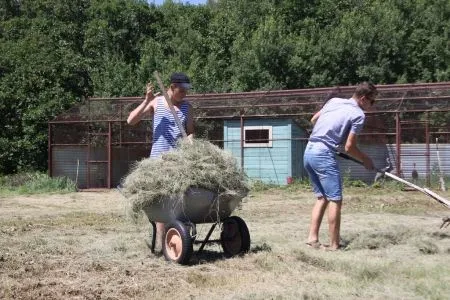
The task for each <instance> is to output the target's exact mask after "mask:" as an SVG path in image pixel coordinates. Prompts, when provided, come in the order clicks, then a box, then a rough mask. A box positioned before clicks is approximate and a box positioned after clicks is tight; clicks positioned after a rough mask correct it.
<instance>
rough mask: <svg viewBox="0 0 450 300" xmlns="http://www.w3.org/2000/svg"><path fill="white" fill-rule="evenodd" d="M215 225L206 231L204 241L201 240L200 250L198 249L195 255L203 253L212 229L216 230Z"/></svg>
mask: <svg viewBox="0 0 450 300" xmlns="http://www.w3.org/2000/svg"><path fill="white" fill-rule="evenodd" d="M216 225H217V223H214V224H213V225H212V226H211V229H210V230H209V231H208V234H207V235H206V237H205V239H204V240H203V242H202V244H201V245H200V248H199V249H198V251H197V253H200V252H202V251H203V248H205V245H206V243H207V242H208V241H209V237H210V236H211V234H212V233H213V231H214V229H215V228H216Z"/></svg>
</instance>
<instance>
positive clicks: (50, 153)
mask: <svg viewBox="0 0 450 300" xmlns="http://www.w3.org/2000/svg"><path fill="white" fill-rule="evenodd" d="M47 143H48V154H47V155H48V161H47V168H48V170H47V173H48V176H49V177H52V164H53V163H52V156H53V155H52V125H51V124H50V123H49V124H48V141H47Z"/></svg>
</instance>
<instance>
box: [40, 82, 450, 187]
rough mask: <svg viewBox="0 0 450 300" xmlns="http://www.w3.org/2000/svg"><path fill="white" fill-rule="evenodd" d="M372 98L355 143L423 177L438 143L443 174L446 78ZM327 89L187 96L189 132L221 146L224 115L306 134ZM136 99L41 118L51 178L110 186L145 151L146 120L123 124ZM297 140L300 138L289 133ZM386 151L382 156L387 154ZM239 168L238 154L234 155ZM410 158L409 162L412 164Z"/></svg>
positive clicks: (449, 127) (357, 172) (448, 140)
mask: <svg viewBox="0 0 450 300" xmlns="http://www.w3.org/2000/svg"><path fill="white" fill-rule="evenodd" d="M354 88H355V87H354V86H346V87H340V93H339V96H341V97H350V96H351V94H352V92H353V90H354ZM377 88H378V90H379V97H378V100H377V102H376V104H375V105H374V107H373V108H372V110H371V111H368V112H367V113H366V115H367V119H366V125H365V128H364V131H363V133H362V135H361V137H360V143H361V147H362V148H363V149H364V150H365V151H368V153H369V155H371V156H372V157H374V158H375V161H376V163H377V164H384V163H385V160H386V157H387V158H389V161H390V163H391V164H392V165H393V172H394V173H396V174H397V175H400V176H404V177H405V178H408V176H409V174H410V173H411V172H412V168H415V169H416V170H417V171H418V173H419V175H420V176H421V177H422V178H426V179H427V182H428V183H429V182H430V178H431V176H432V175H433V172H434V173H435V172H436V168H437V152H436V150H435V148H436V141H438V146H439V148H440V149H439V148H438V149H439V150H440V151H439V152H440V158H441V165H442V171H443V172H444V173H445V174H446V175H447V176H448V175H449V173H450V170H449V167H448V165H449V158H450V146H449V144H450V105H449V104H450V82H444V83H433V84H405V85H379V86H377ZM331 91H333V87H330V88H317V89H299V90H281V91H260V92H249V93H224V94H194V95H190V96H188V100H189V101H190V102H191V103H192V105H193V107H194V109H195V115H196V136H197V137H200V138H205V139H208V140H210V141H211V142H213V143H215V144H217V145H219V146H223V143H224V142H227V141H224V138H223V121H224V120H227V119H237V120H239V121H240V124H241V126H242V127H243V126H245V122H246V121H247V120H250V119H252V120H254V119H264V118H274V119H277V118H291V119H293V120H294V121H295V122H296V123H297V124H299V126H301V127H302V128H303V129H304V130H305V131H306V132H310V130H311V124H310V123H309V119H310V118H311V116H312V114H313V113H314V112H316V111H317V110H319V109H320V108H321V107H322V105H323V104H324V99H325V98H326V96H327V95H328V94H329V93H330V92H331ZM142 100H143V98H142V97H120V98H89V99H86V100H85V101H84V103H83V104H81V105H79V106H76V107H73V108H72V109H70V110H69V111H67V112H66V113H64V114H61V115H60V116H58V117H57V118H56V119H54V120H52V121H50V122H48V135H49V138H48V148H49V151H48V163H49V166H48V169H49V174H50V176H67V177H69V178H71V179H72V180H74V181H76V182H77V185H78V186H79V187H80V188H111V187H115V186H116V185H117V184H118V183H119V182H120V180H121V178H122V177H123V176H124V175H126V174H127V172H128V171H129V169H130V167H131V166H132V165H133V163H134V162H135V161H137V160H140V159H142V158H145V157H148V155H149V153H150V149H151V140H152V121H151V119H145V120H143V121H142V122H140V123H139V124H138V125H135V126H130V125H128V124H127V123H126V118H127V117H128V114H129V113H130V112H131V111H132V109H134V108H135V107H136V106H137V105H138V104H139V103H141V101H142ZM293 139H304V137H300V136H299V137H293ZM386 155H387V156H386ZM239 161H240V163H241V167H245V159H244V157H242V158H241V159H239ZM414 164H415V165H414ZM342 168H343V169H344V170H345V172H346V174H347V175H348V176H350V177H351V178H354V179H363V180H365V181H370V180H371V178H372V177H373V176H372V175H373V174H370V173H368V172H366V171H365V170H362V168H361V167H360V166H357V165H355V164H351V163H348V162H342Z"/></svg>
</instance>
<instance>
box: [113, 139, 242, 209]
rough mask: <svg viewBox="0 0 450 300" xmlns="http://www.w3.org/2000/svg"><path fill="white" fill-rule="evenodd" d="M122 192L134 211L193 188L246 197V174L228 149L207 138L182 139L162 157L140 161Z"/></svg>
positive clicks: (179, 195) (130, 174) (126, 179)
mask: <svg viewBox="0 0 450 300" xmlns="http://www.w3.org/2000/svg"><path fill="white" fill-rule="evenodd" d="M122 185H123V189H122V193H123V194H124V196H125V197H126V198H127V199H128V201H130V204H131V208H132V210H133V212H139V211H140V210H141V209H143V208H144V207H149V206H151V205H152V203H155V202H158V201H162V200H163V199H164V198H167V197H179V198H180V199H181V197H182V196H183V195H184V193H185V192H186V191H187V190H188V189H189V188H191V187H197V188H204V189H207V190H210V191H213V192H216V193H217V194H218V195H233V196H236V197H238V198H240V199H242V198H243V197H245V195H246V194H247V192H248V186H247V181H246V177H245V174H244V173H243V172H241V170H240V169H239V168H238V166H237V163H236V159H235V158H234V157H233V156H232V155H231V154H230V153H228V152H225V151H224V150H222V149H220V148H219V147H217V146H215V145H213V144H211V143H210V142H208V141H204V140H193V141H192V143H191V142H190V141H189V140H187V139H184V140H181V141H180V142H179V144H178V147H177V148H176V149H174V150H172V151H170V152H168V153H165V154H163V155H162V156H161V158H157V159H150V158H147V159H143V160H141V161H140V162H138V163H137V164H136V165H135V166H134V167H133V168H132V170H131V172H130V173H129V174H128V175H127V176H126V177H125V179H124V180H123V182H122Z"/></svg>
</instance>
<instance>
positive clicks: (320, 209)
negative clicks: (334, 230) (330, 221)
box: [308, 197, 328, 242]
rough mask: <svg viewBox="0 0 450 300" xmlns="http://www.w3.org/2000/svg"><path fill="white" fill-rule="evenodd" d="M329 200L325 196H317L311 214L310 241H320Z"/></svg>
mask: <svg viewBox="0 0 450 300" xmlns="http://www.w3.org/2000/svg"><path fill="white" fill-rule="evenodd" d="M327 205H328V201H327V200H325V198H323V197H320V198H317V201H316V203H315V204H314V207H313V210H312V214H311V227H310V228H309V236H308V242H316V241H319V229H320V224H321V223H322V218H323V215H324V213H325V210H326V208H327Z"/></svg>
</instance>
